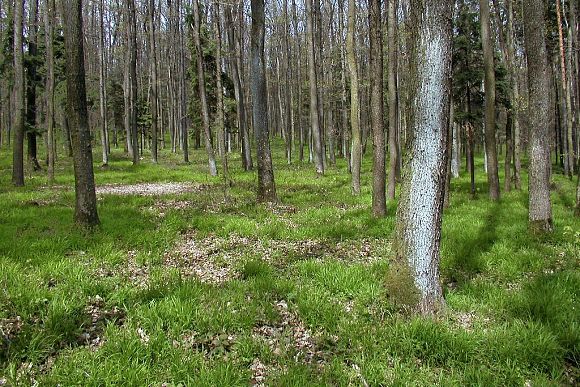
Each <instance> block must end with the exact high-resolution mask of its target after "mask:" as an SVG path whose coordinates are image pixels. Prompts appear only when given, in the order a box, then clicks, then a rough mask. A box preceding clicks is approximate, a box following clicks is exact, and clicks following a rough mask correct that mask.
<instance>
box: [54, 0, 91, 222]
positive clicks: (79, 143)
mask: <svg viewBox="0 0 580 387" xmlns="http://www.w3.org/2000/svg"><path fill="white" fill-rule="evenodd" d="M63 8H64V12H63V16H64V27H65V33H64V37H65V51H66V54H65V56H66V74H67V79H66V81H67V82H66V86H67V116H68V118H69V120H70V126H71V128H72V130H71V139H72V148H73V164H74V174H75V197H76V202H75V204H76V205H75V215H74V219H75V222H76V223H77V224H79V225H80V226H82V227H85V228H91V227H94V226H96V225H98V224H99V216H98V215H97V198H96V195H95V179H94V175H93V154H92V148H91V133H90V131H89V124H88V112H87V95H86V88H85V68H84V66H85V65H84V47H83V46H84V39H83V17H82V0H71V1H66V2H63Z"/></svg>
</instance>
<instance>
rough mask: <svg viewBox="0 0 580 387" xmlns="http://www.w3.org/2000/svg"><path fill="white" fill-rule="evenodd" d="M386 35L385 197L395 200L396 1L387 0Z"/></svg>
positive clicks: (397, 120)
mask: <svg viewBox="0 0 580 387" xmlns="http://www.w3.org/2000/svg"><path fill="white" fill-rule="evenodd" d="M387 1H388V6H387V15H388V24H387V35H388V41H389V48H388V50H389V51H388V56H389V57H388V77H389V78H388V87H389V90H388V93H389V94H388V98H389V181H388V185H387V197H388V198H389V200H394V199H395V185H396V183H397V177H398V176H397V173H398V172H399V171H400V168H398V166H399V149H398V148H399V145H398V133H399V113H398V110H399V104H398V97H397V44H398V41H397V15H396V0H387Z"/></svg>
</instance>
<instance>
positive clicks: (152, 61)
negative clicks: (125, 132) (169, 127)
mask: <svg viewBox="0 0 580 387" xmlns="http://www.w3.org/2000/svg"><path fill="white" fill-rule="evenodd" d="M155 7H156V5H155V0H149V61H150V66H151V97H150V98H151V161H153V162H154V163H157V120H158V115H157V113H158V112H157V98H158V96H157V52H156V48H155Z"/></svg>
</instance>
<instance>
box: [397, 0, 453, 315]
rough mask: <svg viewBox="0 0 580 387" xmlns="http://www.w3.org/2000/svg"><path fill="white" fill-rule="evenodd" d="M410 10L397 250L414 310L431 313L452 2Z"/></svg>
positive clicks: (424, 0) (427, 0)
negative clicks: (406, 132)
mask: <svg viewBox="0 0 580 387" xmlns="http://www.w3.org/2000/svg"><path fill="white" fill-rule="evenodd" d="M411 12H412V23H411V24H410V25H411V28H412V29H413V31H411V32H412V33H411V35H410V36H412V37H414V39H415V41H414V43H413V44H412V46H411V66H410V76H411V85H412V88H411V89H410V92H411V101H412V103H411V106H410V110H411V111H410V113H411V114H410V115H409V117H410V119H411V121H410V123H409V124H410V125H411V127H410V130H412V133H413V135H412V136H411V138H410V139H409V141H407V147H408V152H407V154H406V157H405V166H404V169H403V170H404V174H403V176H404V178H403V186H402V188H401V199H400V204H399V208H398V211H397V226H396V230H397V231H396V232H397V244H396V246H395V249H396V250H395V251H396V255H397V260H398V262H400V263H401V264H402V265H404V266H402V267H403V268H405V267H407V268H408V270H406V273H408V275H409V276H410V277H412V279H413V281H414V284H415V287H416V290H417V292H415V294H416V296H417V297H416V300H413V301H415V302H414V303H416V309H417V310H418V311H419V312H420V313H421V314H424V315H431V314H434V313H435V312H437V311H438V310H439V309H441V307H442V306H443V305H444V300H443V293H442V289H441V284H440V283H439V258H440V253H439V247H440V242H441V220H442V213H443V195H444V189H445V177H446V169H447V160H446V157H447V151H446V144H447V140H448V124H449V101H450V94H451V90H450V79H451V53H452V29H451V14H452V3H451V1H450V0H443V1H442V0H411ZM401 270H404V269H401ZM403 274H404V273H403ZM409 280H411V279H410V278H409ZM417 293H418V294H417Z"/></svg>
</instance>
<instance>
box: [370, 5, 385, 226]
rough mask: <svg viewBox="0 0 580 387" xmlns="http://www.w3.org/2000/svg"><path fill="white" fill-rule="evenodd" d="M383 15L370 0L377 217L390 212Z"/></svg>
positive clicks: (374, 202) (374, 213)
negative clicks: (384, 106) (386, 145)
mask: <svg viewBox="0 0 580 387" xmlns="http://www.w3.org/2000/svg"><path fill="white" fill-rule="evenodd" d="M381 16H382V13H381V0H370V2H369V23H370V32H371V34H370V60H371V65H370V66H371V68H370V72H371V74H370V75H371V109H372V112H371V126H372V130H373V140H374V141H373V142H374V152H373V154H374V158H373V215H374V216H376V217H381V216H385V215H386V213H387V203H386V192H385V188H386V179H387V177H386V172H385V164H386V163H385V156H386V154H385V153H386V152H385V128H384V117H383V113H384V108H383V28H382V22H381V20H382V19H381Z"/></svg>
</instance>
